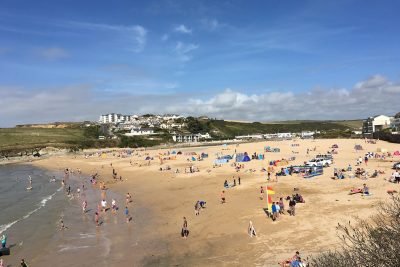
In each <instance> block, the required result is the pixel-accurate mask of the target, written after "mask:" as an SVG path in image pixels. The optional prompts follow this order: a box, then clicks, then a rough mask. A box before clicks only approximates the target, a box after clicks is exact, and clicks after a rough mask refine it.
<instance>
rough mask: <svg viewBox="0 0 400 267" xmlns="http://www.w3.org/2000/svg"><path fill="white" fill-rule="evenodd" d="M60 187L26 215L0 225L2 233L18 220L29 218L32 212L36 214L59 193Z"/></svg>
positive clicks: (0, 232)
mask: <svg viewBox="0 0 400 267" xmlns="http://www.w3.org/2000/svg"><path fill="white" fill-rule="evenodd" d="M60 189H61V188H60ZM60 189H58V190H57V191H56V192H54V193H53V194H51V195H49V196H47V197H45V198H43V199H42V200H41V201H40V203H39V206H38V207H37V208H36V209H34V210H31V211H30V212H28V213H27V214H26V215H24V216H23V217H22V218H19V219H17V220H15V221H13V222H10V223H7V224H3V225H0V234H2V233H3V232H5V231H7V230H8V229H9V228H10V227H11V226H13V225H14V224H16V223H17V222H20V221H23V220H25V219H27V218H29V217H30V216H31V215H32V214H34V213H35V212H37V211H38V210H40V209H41V208H43V207H45V206H46V203H47V202H48V201H49V200H51V199H52V198H53V197H54V196H55V194H57V192H58V191H60Z"/></svg>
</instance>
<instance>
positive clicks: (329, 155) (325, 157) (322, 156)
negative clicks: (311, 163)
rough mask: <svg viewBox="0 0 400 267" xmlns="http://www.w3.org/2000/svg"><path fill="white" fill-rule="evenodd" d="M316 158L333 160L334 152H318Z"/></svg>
mask: <svg viewBox="0 0 400 267" xmlns="http://www.w3.org/2000/svg"><path fill="white" fill-rule="evenodd" d="M315 158H316V159H319V158H323V159H330V160H332V161H333V156H332V154H318V155H317V156H316V157H315Z"/></svg>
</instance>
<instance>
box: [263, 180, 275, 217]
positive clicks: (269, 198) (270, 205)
mask: <svg viewBox="0 0 400 267" xmlns="http://www.w3.org/2000/svg"><path fill="white" fill-rule="evenodd" d="M265 191H266V193H267V207H268V211H269V212H272V197H271V195H274V194H275V191H274V189H272V187H271V186H267V190H265Z"/></svg>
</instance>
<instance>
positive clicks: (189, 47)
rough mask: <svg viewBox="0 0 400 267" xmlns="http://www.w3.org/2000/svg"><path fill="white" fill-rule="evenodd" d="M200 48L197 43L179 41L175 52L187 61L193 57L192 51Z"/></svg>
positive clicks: (182, 59)
mask: <svg viewBox="0 0 400 267" xmlns="http://www.w3.org/2000/svg"><path fill="white" fill-rule="evenodd" d="M198 48H199V45H197V44H185V43H183V42H177V43H176V46H175V52H176V54H177V55H178V57H179V59H180V60H181V61H183V62H186V61H189V60H191V59H192V56H191V55H190V53H191V52H193V51H194V50H196V49H198Z"/></svg>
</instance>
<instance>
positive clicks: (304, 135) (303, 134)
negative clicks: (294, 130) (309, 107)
mask: <svg viewBox="0 0 400 267" xmlns="http://www.w3.org/2000/svg"><path fill="white" fill-rule="evenodd" d="M314 134H315V132H311V131H303V132H301V134H300V136H301V138H311V137H313V136H314Z"/></svg>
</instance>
